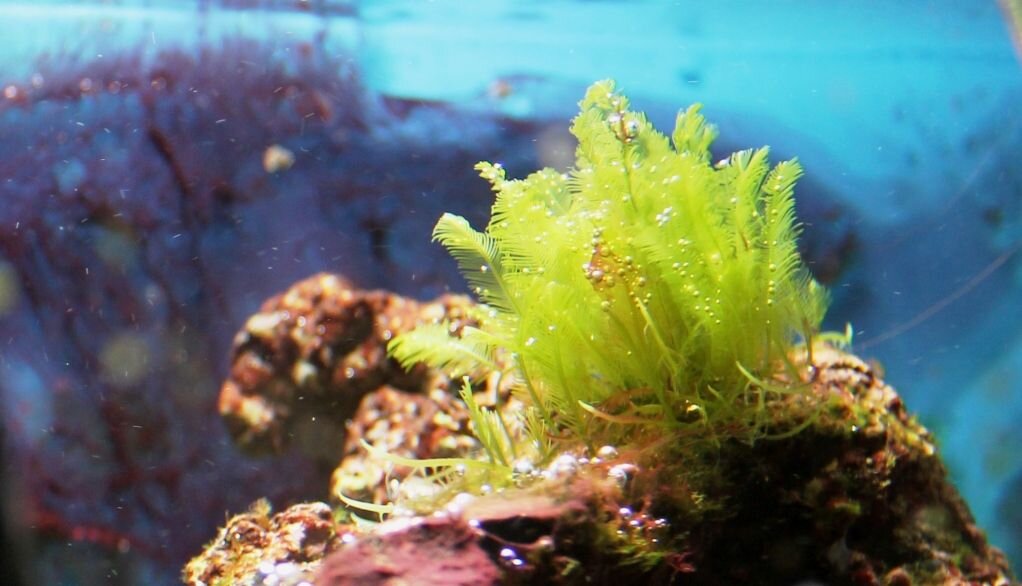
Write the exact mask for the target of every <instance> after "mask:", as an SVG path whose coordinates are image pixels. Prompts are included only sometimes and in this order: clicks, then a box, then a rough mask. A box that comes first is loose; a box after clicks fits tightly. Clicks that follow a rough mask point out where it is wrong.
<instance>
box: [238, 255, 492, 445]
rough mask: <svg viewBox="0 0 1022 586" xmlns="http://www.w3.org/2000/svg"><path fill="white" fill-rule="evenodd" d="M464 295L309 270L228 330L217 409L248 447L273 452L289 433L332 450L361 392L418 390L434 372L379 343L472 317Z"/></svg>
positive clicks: (419, 390) (423, 386)
mask: <svg viewBox="0 0 1022 586" xmlns="http://www.w3.org/2000/svg"><path fill="white" fill-rule="evenodd" d="M470 304H471V302H470V301H469V300H468V298H466V297H463V296H457V295H445V296H442V297H440V298H439V299H437V300H435V301H433V302H429V303H420V302H417V301H414V300H411V299H407V298H404V297H400V296H398V295H394V294H391V293H389V292H386V291H362V290H359V289H356V288H355V287H354V286H353V285H352V284H351V283H349V282H348V281H347V280H345V279H344V278H342V277H339V276H337V275H330V274H326V273H321V274H317V275H314V276H312V277H309V278H307V279H305V280H303V281H300V282H298V283H296V284H295V285H293V286H292V287H290V288H289V289H288V290H287V291H285V292H284V293H283V294H281V295H278V296H275V297H272V298H270V299H269V300H267V301H266V302H265V303H264V304H263V306H262V308H261V309H260V311H259V312H258V313H256V314H255V315H253V316H252V317H250V318H249V319H248V321H247V322H246V323H245V326H244V328H243V329H242V331H240V332H239V333H238V334H237V336H236V337H235V339H234V348H233V350H232V359H231V370H230V374H229V376H228V379H227V381H226V382H224V384H223V387H222V389H221V392H220V413H221V415H222V416H223V418H224V421H225V422H226V423H227V426H228V429H229V430H230V431H231V435H232V436H233V437H234V439H235V441H236V442H237V443H238V445H239V446H241V447H242V448H244V449H246V450H247V451H249V452H253V453H265V452H280V451H282V450H283V449H284V448H285V447H286V446H287V444H288V443H289V442H291V441H292V440H293V439H295V438H297V439H298V440H299V441H303V443H304V444H305V445H306V447H308V448H309V449H310V450H313V451H315V452H318V453H319V454H321V455H323V456H324V457H326V458H327V459H333V458H336V456H337V454H339V453H340V451H341V445H342V443H343V438H344V433H345V432H344V426H345V423H346V421H347V420H348V419H349V418H351V416H352V415H353V414H354V413H355V410H356V409H357V408H358V406H359V404H360V402H361V400H362V398H363V397H364V396H365V395H366V394H368V393H370V392H372V391H375V390H377V389H379V388H380V387H382V386H384V385H389V386H391V387H393V388H395V389H401V390H404V391H409V392H422V391H423V390H424V388H425V386H426V385H427V384H428V379H429V376H431V375H432V374H435V373H432V372H430V371H427V370H426V369H424V368H417V369H412V370H411V371H410V372H409V371H406V370H405V369H403V368H401V366H399V365H398V364H397V363H396V362H395V361H394V360H392V359H390V358H389V357H388V356H387V349H386V345H387V342H388V341H389V340H390V339H391V338H392V337H394V336H395V335H397V334H399V333H401V332H403V331H406V330H408V329H411V328H413V327H415V326H416V325H418V324H420V323H423V322H436V321H440V320H447V321H450V322H451V323H452V324H455V326H454V327H458V325H459V324H465V323H473V322H471V321H470V320H469V319H468V316H467V314H466V309H467V308H468V307H469V306H470Z"/></svg>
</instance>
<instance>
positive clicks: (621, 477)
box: [607, 463, 639, 490]
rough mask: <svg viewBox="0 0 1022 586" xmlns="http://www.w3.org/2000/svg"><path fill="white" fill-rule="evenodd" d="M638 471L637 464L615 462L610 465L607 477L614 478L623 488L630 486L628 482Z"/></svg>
mask: <svg viewBox="0 0 1022 586" xmlns="http://www.w3.org/2000/svg"><path fill="white" fill-rule="evenodd" d="M638 471H639V467H638V466H636V465H635V464H629V463H622V464H615V465H614V466H611V467H610V470H607V478H609V479H611V480H613V481H614V482H615V483H616V484H617V485H618V487H619V488H621V489H622V490H623V489H625V488H627V487H628V483H629V482H631V481H632V479H633V478H635V474H636V473H638Z"/></svg>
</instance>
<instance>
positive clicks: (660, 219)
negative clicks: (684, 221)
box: [656, 206, 674, 226]
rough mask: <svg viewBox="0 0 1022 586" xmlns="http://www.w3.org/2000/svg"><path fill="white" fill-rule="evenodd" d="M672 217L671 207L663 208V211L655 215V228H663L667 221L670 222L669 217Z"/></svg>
mask: <svg viewBox="0 0 1022 586" xmlns="http://www.w3.org/2000/svg"><path fill="white" fill-rule="evenodd" d="M673 215H674V208H673V207H671V206H667V207H666V208H664V209H663V211H661V212H660V213H659V214H657V215H656V224H657V226H663V225H664V224H666V223H667V222H668V221H670V219H671V216H673Z"/></svg>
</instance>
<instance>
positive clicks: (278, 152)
mask: <svg viewBox="0 0 1022 586" xmlns="http://www.w3.org/2000/svg"><path fill="white" fill-rule="evenodd" d="M294 164H295V154H294V153H293V152H291V151H290V150H288V149H286V148H284V147H282V146H280V145H279V144H275V145H272V146H269V147H267V148H266V150H265V151H263V169H264V170H265V171H266V172H267V173H279V172H280V171H287V170H288V169H290V168H291V166H292V165H294Z"/></svg>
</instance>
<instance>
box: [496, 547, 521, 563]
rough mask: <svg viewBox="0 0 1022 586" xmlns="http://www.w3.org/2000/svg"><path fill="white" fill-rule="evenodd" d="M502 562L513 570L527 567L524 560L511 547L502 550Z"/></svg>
mask: <svg viewBox="0 0 1022 586" xmlns="http://www.w3.org/2000/svg"><path fill="white" fill-rule="evenodd" d="M500 561H501V562H503V563H505V564H507V565H509V566H511V567H513V568H520V567H522V566H524V565H525V562H524V561H522V558H520V557H518V552H516V551H515V550H513V549H511V548H510V547H504V548H501V550H500Z"/></svg>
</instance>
